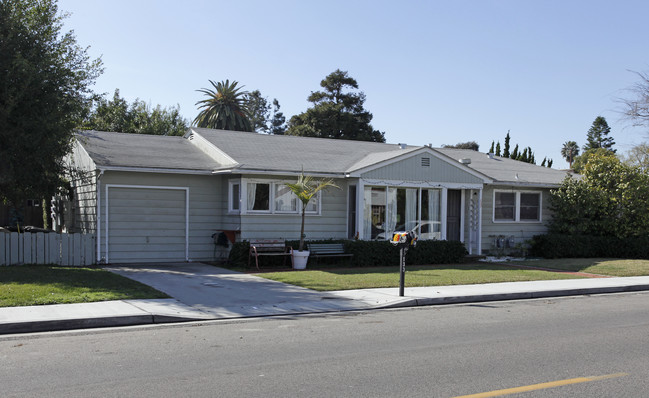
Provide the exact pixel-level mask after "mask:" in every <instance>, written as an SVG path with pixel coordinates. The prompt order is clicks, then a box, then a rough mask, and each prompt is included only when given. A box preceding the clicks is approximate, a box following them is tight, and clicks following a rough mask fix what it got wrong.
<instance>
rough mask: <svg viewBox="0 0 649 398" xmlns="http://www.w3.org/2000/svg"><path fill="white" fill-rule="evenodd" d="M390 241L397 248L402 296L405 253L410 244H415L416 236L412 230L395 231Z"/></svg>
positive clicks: (404, 276)
mask: <svg viewBox="0 0 649 398" xmlns="http://www.w3.org/2000/svg"><path fill="white" fill-rule="evenodd" d="M390 243H392V244H393V245H394V246H397V247H398V248H399V296H400V297H403V291H404V286H405V282H406V253H408V249H409V248H410V246H415V245H416V244H417V237H416V236H415V233H414V231H406V232H395V233H394V235H393V236H392V240H391V241H390Z"/></svg>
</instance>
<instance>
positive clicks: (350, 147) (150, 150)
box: [77, 128, 568, 186]
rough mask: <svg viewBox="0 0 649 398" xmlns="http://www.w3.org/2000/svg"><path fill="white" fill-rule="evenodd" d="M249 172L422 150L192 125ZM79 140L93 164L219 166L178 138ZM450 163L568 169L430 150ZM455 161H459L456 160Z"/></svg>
mask: <svg viewBox="0 0 649 398" xmlns="http://www.w3.org/2000/svg"><path fill="white" fill-rule="evenodd" d="M191 131H192V132H195V133H197V134H199V135H200V136H202V137H203V138H205V139H206V140H207V141H209V142H210V143H211V144H212V145H214V146H215V147H217V148H218V149H219V150H220V151H222V152H224V153H225V154H227V155H228V156H230V157H231V158H232V159H234V160H235V161H236V162H237V168H239V169H241V170H250V171H270V172H277V173H281V172H300V171H301V170H302V169H304V171H305V172H306V173H309V174H319V173H320V174H322V173H326V174H346V173H351V172H354V171H357V170H361V169H363V168H365V167H369V166H372V165H375V164H377V163H381V162H384V161H387V160H390V159H395V158H397V157H399V156H401V155H404V154H408V153H412V152H414V151H417V150H419V149H421V148H422V147H420V146H406V147H405V148H404V149H401V148H400V146H399V145H397V144H382V143H376V142H366V141H347V140H335V139H323V138H311V137H295V136H281V135H266V134H257V133H246V132H240V131H228V130H212V129H203V128H191ZM77 138H78V140H79V142H81V144H82V145H83V147H84V148H85V150H86V151H87V152H88V154H89V155H90V156H91V157H92V159H93V160H94V161H95V163H96V164H97V166H98V167H129V168H152V169H171V170H178V171H198V172H211V171H213V170H216V169H219V168H220V167H221V166H222V165H220V164H218V163H217V162H216V161H215V160H214V159H212V158H211V157H210V156H208V155H207V154H205V153H204V152H203V151H201V150H200V149H199V148H198V147H197V146H196V145H194V144H193V143H192V142H191V141H190V140H188V139H186V138H183V137H167V136H155V135H143V134H142V135H140V134H123V133H112V132H97V131H83V132H79V133H78V134H77ZM432 150H435V151H437V152H439V153H441V154H442V155H443V156H446V157H448V158H449V160H450V161H452V162H459V159H471V163H470V164H468V165H465V166H467V167H469V168H471V169H473V170H475V171H477V172H478V173H480V174H482V175H484V176H486V177H488V178H490V179H492V180H494V184H499V183H502V184H506V185H530V186H534V185H536V186H556V185H559V184H561V182H562V181H563V179H564V178H565V177H566V175H568V172H566V171H561V170H555V169H550V168H547V167H541V166H536V165H532V164H529V163H524V162H519V161H515V160H512V159H508V158H502V157H497V156H496V157H494V158H493V159H490V158H489V157H488V156H487V155H486V154H484V153H482V152H477V151H472V150H467V149H454V148H435V149H432ZM458 165H459V163H458Z"/></svg>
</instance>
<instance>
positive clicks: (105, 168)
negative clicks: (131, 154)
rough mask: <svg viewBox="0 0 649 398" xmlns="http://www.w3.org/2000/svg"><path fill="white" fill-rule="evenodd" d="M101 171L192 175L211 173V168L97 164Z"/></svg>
mask: <svg viewBox="0 0 649 398" xmlns="http://www.w3.org/2000/svg"><path fill="white" fill-rule="evenodd" d="M98 169H99V170H101V171H129V172H139V173H162V174H192V175H212V171H211V170H182V169H164V168H152V167H123V166H99V167H98Z"/></svg>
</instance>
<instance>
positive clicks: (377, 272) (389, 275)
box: [257, 263, 580, 291]
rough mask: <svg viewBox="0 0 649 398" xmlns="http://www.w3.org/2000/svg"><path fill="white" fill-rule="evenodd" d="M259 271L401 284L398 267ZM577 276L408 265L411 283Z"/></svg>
mask: <svg viewBox="0 0 649 398" xmlns="http://www.w3.org/2000/svg"><path fill="white" fill-rule="evenodd" d="M257 275H258V276H261V277H263V278H267V279H272V280H275V281H279V282H285V283H289V284H291V285H297V286H302V287H306V288H309V289H313V290H319V291H328V290H349V289H369V288H380V287H396V286H398V285H399V268H398V267H374V268H344V269H323V270H306V271H286V272H268V273H260V274H257ZM577 278H580V277H579V276H575V275H571V274H566V273H555V272H548V271H540V270H527V269H517V268H513V267H509V266H507V265H501V264H493V263H471V264H453V265H437V266H432V265H431V266H409V267H407V268H406V286H407V287H417V286H448V285H466V284H474V283H492V282H517V281H534V280H549V279H577Z"/></svg>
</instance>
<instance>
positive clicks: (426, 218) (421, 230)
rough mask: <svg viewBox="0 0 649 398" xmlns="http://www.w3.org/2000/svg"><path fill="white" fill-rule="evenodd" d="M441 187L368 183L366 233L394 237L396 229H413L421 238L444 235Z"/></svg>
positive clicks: (372, 236)
mask: <svg viewBox="0 0 649 398" xmlns="http://www.w3.org/2000/svg"><path fill="white" fill-rule="evenodd" d="M441 193H442V191H441V190H440V189H418V188H396V187H365V194H364V201H365V205H364V209H365V210H364V212H365V214H364V220H365V225H364V229H363V236H364V237H365V238H366V239H377V240H383V239H391V238H392V235H393V234H394V232H395V231H412V230H414V231H415V233H416V234H417V235H418V237H419V239H422V240H426V239H441V234H442V233H441V225H442V222H441V217H442V214H441Z"/></svg>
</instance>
